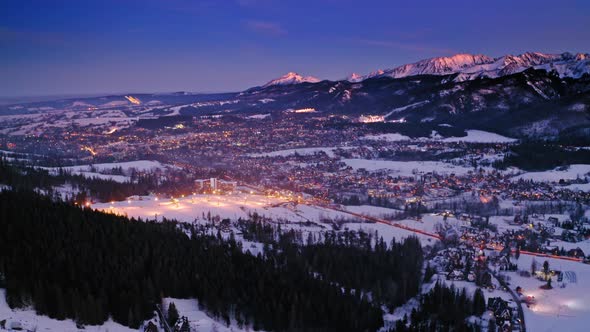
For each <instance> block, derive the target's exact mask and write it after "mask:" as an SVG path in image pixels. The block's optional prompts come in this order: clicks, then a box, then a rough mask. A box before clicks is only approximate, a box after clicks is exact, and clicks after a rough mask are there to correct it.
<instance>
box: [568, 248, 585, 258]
mask: <svg viewBox="0 0 590 332" xmlns="http://www.w3.org/2000/svg"><path fill="white" fill-rule="evenodd" d="M567 255H568V256H573V257H578V258H584V257H586V255H585V254H584V251H582V249H580V247H577V248H576V249H570V250H568V251H567Z"/></svg>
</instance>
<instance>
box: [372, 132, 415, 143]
mask: <svg viewBox="0 0 590 332" xmlns="http://www.w3.org/2000/svg"><path fill="white" fill-rule="evenodd" d="M361 139H368V140H377V141H387V142H397V141H407V140H411V138H410V137H408V136H405V135H402V134H398V133H391V134H380V135H367V136H364V137H361Z"/></svg>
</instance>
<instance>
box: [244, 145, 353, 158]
mask: <svg viewBox="0 0 590 332" xmlns="http://www.w3.org/2000/svg"><path fill="white" fill-rule="evenodd" d="M336 149H350V147H319V148H298V149H287V150H277V151H272V152H262V153H252V154H250V155H249V156H250V157H286V156H291V155H294V154H299V155H302V156H303V155H313V154H316V153H320V152H324V153H325V154H327V155H328V156H329V157H334V150H336Z"/></svg>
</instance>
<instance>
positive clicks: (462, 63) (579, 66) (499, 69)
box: [349, 52, 590, 82]
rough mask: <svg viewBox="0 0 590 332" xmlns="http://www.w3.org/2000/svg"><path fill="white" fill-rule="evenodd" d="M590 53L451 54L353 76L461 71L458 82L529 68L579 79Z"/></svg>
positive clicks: (588, 66) (588, 68) (589, 62)
mask: <svg viewBox="0 0 590 332" xmlns="http://www.w3.org/2000/svg"><path fill="white" fill-rule="evenodd" d="M589 58H590V55H589V54H585V53H578V54H575V55H574V54H571V53H567V52H566V53H562V54H545V53H540V52H527V53H524V54H520V55H504V56H501V57H498V58H491V57H489V56H486V55H482V54H475V55H474V54H455V55H453V56H449V57H436V58H430V59H425V60H421V61H418V62H415V63H410V64H405V65H402V66H399V67H395V68H392V69H386V70H378V71H375V72H373V73H370V74H368V75H365V76H360V77H359V76H358V75H356V76H355V77H351V78H350V80H349V81H350V82H359V81H362V80H364V79H367V78H373V77H392V78H401V77H408V76H415V75H448V74H459V75H458V76H457V77H456V78H455V80H456V81H466V80H472V79H476V78H480V77H491V78H495V77H501V76H505V75H510V74H514V73H519V72H522V71H524V70H526V69H529V68H535V69H545V70H547V71H551V70H555V71H556V72H557V73H558V74H559V75H560V76H562V77H574V78H578V77H580V76H582V75H583V74H584V73H590V59H589Z"/></svg>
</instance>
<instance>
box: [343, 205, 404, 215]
mask: <svg viewBox="0 0 590 332" xmlns="http://www.w3.org/2000/svg"><path fill="white" fill-rule="evenodd" d="M343 208H344V209H345V210H346V211H350V212H353V213H358V214H362V215H366V216H373V217H383V216H387V215H392V214H395V213H399V212H400V210H396V209H389V208H385V207H380V206H373V205H345V206H343Z"/></svg>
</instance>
